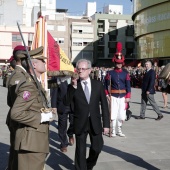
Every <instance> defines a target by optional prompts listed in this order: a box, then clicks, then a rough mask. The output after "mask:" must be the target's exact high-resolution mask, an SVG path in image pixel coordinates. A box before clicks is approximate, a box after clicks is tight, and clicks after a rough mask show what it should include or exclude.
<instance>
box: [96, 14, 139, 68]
mask: <svg viewBox="0 0 170 170" xmlns="http://www.w3.org/2000/svg"><path fill="white" fill-rule="evenodd" d="M93 19H94V21H95V23H94V25H95V29H94V30H95V31H94V58H93V60H94V65H97V66H112V65H113V63H112V62H111V61H112V58H113V56H114V54H115V53H116V52H117V51H116V47H117V42H121V43H122V53H123V55H124V56H125V58H126V63H127V62H131V61H132V60H134V59H135V58H134V57H135V56H134V54H135V53H136V48H135V42H134V35H133V34H134V27H133V21H132V19H131V15H117V14H101V13H96V14H95V15H94V16H93Z"/></svg>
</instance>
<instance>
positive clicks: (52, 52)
mask: <svg viewBox="0 0 170 170" xmlns="http://www.w3.org/2000/svg"><path fill="white" fill-rule="evenodd" d="M40 46H43V47H44V51H43V55H44V56H45V57H47V58H48V59H47V65H46V67H47V68H46V69H47V73H44V74H43V75H42V77H41V79H42V84H43V87H44V88H45V89H46V90H47V88H48V87H47V86H48V83H47V76H59V75H72V74H73V73H74V67H73V65H72V63H71V61H70V60H69V58H68V57H67V56H66V54H65V53H64V51H63V50H62V49H61V48H60V46H59V45H58V43H57V42H56V41H55V40H54V38H53V37H52V35H51V34H50V32H48V31H47V23H46V21H45V18H44V17H42V16H40V17H39V18H38V20H37V22H36V24H35V34H34V38H33V42H32V46H31V49H35V48H38V47H40Z"/></svg>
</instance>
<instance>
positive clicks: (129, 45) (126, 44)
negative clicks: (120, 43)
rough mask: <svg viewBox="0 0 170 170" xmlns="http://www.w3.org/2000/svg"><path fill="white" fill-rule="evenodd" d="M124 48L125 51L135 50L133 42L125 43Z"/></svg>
mask: <svg viewBox="0 0 170 170" xmlns="http://www.w3.org/2000/svg"><path fill="white" fill-rule="evenodd" d="M125 47H126V48H127V49H132V48H135V43H134V42H126V43H125Z"/></svg>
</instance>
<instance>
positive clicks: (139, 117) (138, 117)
mask: <svg viewBox="0 0 170 170" xmlns="http://www.w3.org/2000/svg"><path fill="white" fill-rule="evenodd" d="M135 119H145V117H141V116H137V117H135Z"/></svg>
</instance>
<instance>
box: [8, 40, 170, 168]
mask: <svg viewBox="0 0 170 170" xmlns="http://www.w3.org/2000/svg"><path fill="white" fill-rule="evenodd" d="M118 45H119V46H118V51H117V53H115V55H114V57H113V59H112V62H113V63H114V67H113V68H104V67H102V68H97V67H94V68H92V63H91V62H90V61H89V60H86V59H80V60H78V61H77V63H76V72H75V73H73V74H72V75H71V76H70V77H68V76H66V75H65V76H56V77H52V79H51V80H52V82H53V83H54V84H55V85H54V86H53V87H52V88H51V92H50V98H51V100H50V101H48V98H47V94H46V92H45V90H44V88H43V87H42V85H41V75H42V74H43V73H45V71H46V69H45V60H44V59H46V57H45V56H43V55H42V51H43V47H39V48H37V49H36V50H32V51H29V55H28V54H27V51H26V47H24V46H17V47H15V48H14V50H13V56H12V57H11V59H10V66H11V67H12V68H13V69H14V70H12V71H10V74H8V75H9V76H8V78H7V82H6V87H7V88H8V94H7V104H8V106H9V107H10V109H9V112H8V115H7V121H6V123H7V126H8V128H9V131H10V154H9V161H8V168H7V169H8V170H23V169H25V170H32V169H36V170H43V169H44V168H45V167H44V166H45V158H46V156H47V154H48V152H49V125H50V122H51V121H53V119H54V117H55V115H56V114H57V115H58V135H59V139H60V151H61V152H67V147H68V145H74V140H76V149H75V158H73V159H74V160H75V163H74V164H75V169H76V170H92V169H93V167H94V166H95V165H96V163H97V160H98V157H99V154H100V152H101V150H102V147H103V144H104V141H103V134H105V135H109V136H110V137H116V136H119V137H125V134H124V133H123V132H122V126H123V122H124V121H125V120H126V119H129V116H128V113H129V112H128V109H129V102H130V98H131V87H141V89H142V93H141V110H140V115H139V116H137V117H136V119H138V120H139V119H142V120H144V119H145V111H146V105H147V103H148V102H150V104H151V106H152V107H153V109H154V111H155V112H156V113H157V115H158V117H157V118H156V119H155V120H156V121H159V120H161V119H162V118H163V115H162V113H161V112H160V110H159V108H158V106H157V104H156V102H155V99H154V94H155V90H156V88H158V89H159V90H161V91H162V94H164V93H166V94H167V93H169V91H168V88H169V79H166V80H165V79H161V80H159V79H157V77H158V75H159V72H160V71H161V69H163V67H161V69H160V68H159V67H158V66H157V65H156V64H155V65H154V66H153V67H152V63H151V61H146V62H145V65H144V67H142V66H141V65H138V66H137V67H136V68H132V67H130V66H128V67H125V66H124V64H125V63H124V61H125V58H124V56H123V55H122V53H121V44H119V43H118ZM9 68H10V67H9ZM7 72H8V71H7ZM139 77H140V80H139ZM70 79H71V81H70V83H68V82H69V81H68V80H70ZM158 80H159V81H158ZM138 81H140V83H139V82H138ZM49 102H50V103H49ZM164 107H167V99H166V98H165V103H164ZM68 116H69V122H70V124H69V128H68V124H67V119H68ZM74 135H75V139H74ZM88 135H89V137H90V142H91V145H90V151H89V155H88V158H87V159H86V140H87V136H88Z"/></svg>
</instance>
